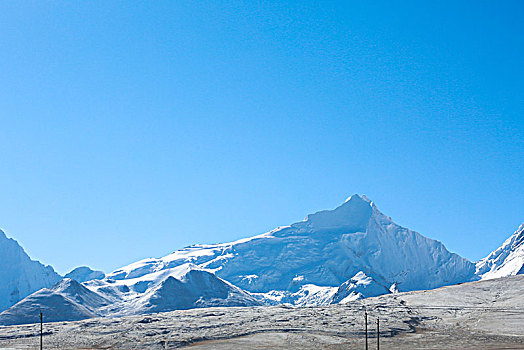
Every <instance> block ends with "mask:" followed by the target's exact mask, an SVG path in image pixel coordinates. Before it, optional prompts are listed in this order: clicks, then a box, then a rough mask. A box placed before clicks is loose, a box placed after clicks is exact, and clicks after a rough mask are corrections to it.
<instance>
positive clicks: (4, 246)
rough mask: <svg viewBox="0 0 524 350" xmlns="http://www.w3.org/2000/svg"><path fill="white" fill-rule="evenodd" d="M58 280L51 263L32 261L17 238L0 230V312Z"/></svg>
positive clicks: (58, 277) (59, 278)
mask: <svg viewBox="0 0 524 350" xmlns="http://www.w3.org/2000/svg"><path fill="white" fill-rule="evenodd" d="M61 279H62V277H61V276H60V275H59V274H57V273H56V272H55V270H53V268H52V267H51V266H45V265H43V264H41V263H40V262H38V261H35V260H31V258H30V257H29V256H28V255H27V253H26V252H25V251H24V249H23V248H22V247H21V246H20V245H19V244H18V242H17V241H15V240H14V239H12V238H7V236H6V235H5V233H4V231H2V230H0V311H2V310H5V309H7V308H8V307H10V306H12V305H14V304H16V303H17V302H19V301H20V300H21V299H23V298H25V297H26V296H28V295H29V294H31V293H33V292H35V291H37V290H39V289H41V288H46V287H51V286H52V285H54V284H55V283H57V282H58V281H60V280H61Z"/></svg>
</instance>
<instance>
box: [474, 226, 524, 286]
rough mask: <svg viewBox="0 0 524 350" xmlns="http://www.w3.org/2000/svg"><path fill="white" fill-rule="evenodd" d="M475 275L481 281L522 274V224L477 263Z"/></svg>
mask: <svg viewBox="0 0 524 350" xmlns="http://www.w3.org/2000/svg"><path fill="white" fill-rule="evenodd" d="M476 274H477V275H478V276H480V277H481V278H482V279H492V278H499V277H506V276H512V275H519V274H524V223H523V224H521V225H520V226H519V228H518V229H517V231H515V233H514V234H513V235H511V236H510V237H509V238H508V239H507V240H506V241H505V242H504V243H502V245H501V246H500V247H499V248H497V249H496V250H494V251H493V252H491V254H489V255H488V256H487V257H485V258H484V259H482V260H480V261H479V262H477V271H476Z"/></svg>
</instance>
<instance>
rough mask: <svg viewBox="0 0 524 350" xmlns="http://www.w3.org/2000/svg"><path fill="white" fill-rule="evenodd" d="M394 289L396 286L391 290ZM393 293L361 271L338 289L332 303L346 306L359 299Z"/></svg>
mask: <svg viewBox="0 0 524 350" xmlns="http://www.w3.org/2000/svg"><path fill="white" fill-rule="evenodd" d="M393 288H394V286H393V287H392V288H391V289H393ZM392 291H393V290H390V289H388V288H386V287H385V286H383V285H381V284H380V283H378V282H377V281H375V280H374V279H373V278H371V277H368V276H366V274H365V273H364V272H362V271H360V272H358V273H357V274H356V275H355V276H353V277H352V278H351V279H349V280H347V281H346V282H344V283H342V284H341V285H340V287H338V289H337V291H336V293H335V294H334V295H333V298H332V299H331V303H332V304H336V303H340V304H345V303H348V302H350V301H354V300H357V299H362V298H369V297H376V296H379V295H383V294H389V293H391V292H392Z"/></svg>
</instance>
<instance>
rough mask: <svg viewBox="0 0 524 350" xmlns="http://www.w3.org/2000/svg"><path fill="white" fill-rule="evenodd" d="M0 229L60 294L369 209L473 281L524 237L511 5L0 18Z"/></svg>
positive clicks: (139, 9)
mask: <svg viewBox="0 0 524 350" xmlns="http://www.w3.org/2000/svg"><path fill="white" fill-rule="evenodd" d="M0 52H1V54H0V82H1V84H0V166H1V169H2V171H1V172H0V198H1V200H0V227H2V228H4V229H5V230H6V232H7V234H8V235H9V236H11V237H13V238H15V239H17V240H18V241H19V242H20V243H21V244H22V246H23V247H24V248H25V249H26V250H27V251H28V253H29V254H30V255H31V256H32V257H33V258H35V259H39V260H41V261H42V262H44V263H46V264H51V265H53V266H54V267H55V268H56V269H57V271H59V272H60V273H65V272H67V271H68V270H70V269H71V268H73V267H75V266H78V265H89V266H92V267H94V268H98V269H103V270H105V271H111V270H113V269H115V268H117V267H119V266H122V265H125V264H128V263H131V262H133V261H136V260H138V259H142V258H146V257H150V256H157V257H158V256H163V255H166V254H168V253H170V252H172V251H174V250H176V249H178V248H181V247H183V246H186V245H189V244H192V243H212V242H224V241H230V240H234V239H238V238H242V237H248V236H252V235H255V234H259V233H262V232H265V231H267V230H270V229H272V228H274V227H276V226H278V225H286V224H290V223H292V222H295V221H298V220H301V219H303V218H304V216H305V215H306V214H308V213H311V212H315V211H317V210H321V209H329V208H334V207H336V206H338V205H339V204H340V203H342V202H343V201H344V200H345V199H346V197H347V196H349V195H350V194H352V193H360V194H366V195H367V196H369V197H370V198H371V199H372V200H374V201H375V202H376V203H377V205H378V207H379V208H380V209H381V210H382V211H383V212H384V213H385V214H387V215H389V216H391V217H392V218H393V219H394V220H395V221H396V222H397V223H399V224H401V225H403V226H407V227H409V228H411V229H414V230H417V231H419V232H420V233H422V234H424V235H426V236H428V237H431V238H434V239H438V240H440V241H443V242H444V243H445V245H446V246H447V247H448V248H449V249H450V250H452V251H454V252H457V253H459V254H461V255H463V256H465V257H467V258H469V259H471V260H476V259H479V258H481V257H483V256H485V255H486V254H487V253H489V252H490V251H491V250H492V249H494V248H496V247H497V246H498V245H499V244H500V243H501V242H502V241H503V240H504V239H505V238H506V237H508V236H509V235H510V234H511V233H513V231H514V230H515V229H516V228H517V226H518V225H519V224H520V223H522V222H523V221H524V195H523V194H524V181H523V178H524V144H523V141H524V139H523V134H524V115H523V113H524V97H523V96H524V65H523V57H524V3H523V2H522V1H520V0H519V1H461V2H457V1H448V2H444V1H442V2H441V1H439V2H420V1H403V2H391V1H375V2H369V1H341V2H318V1H296V2H281V1H279V2H277V1H274V2H273V1H245V2H240V1H227V2H225V1H224V2H220V1H203V2H200V1H158V2H149V1H140V2H135V1H111V2H108V1H67V2H64V1H60V2H59V1H51V2H49V1H3V2H1V4H0Z"/></svg>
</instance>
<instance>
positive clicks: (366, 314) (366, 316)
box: [364, 311, 368, 350]
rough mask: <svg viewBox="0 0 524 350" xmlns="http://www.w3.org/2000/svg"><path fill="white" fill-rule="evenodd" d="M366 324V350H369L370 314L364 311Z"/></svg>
mask: <svg viewBox="0 0 524 350" xmlns="http://www.w3.org/2000/svg"><path fill="white" fill-rule="evenodd" d="M364 323H365V324H366V350H368V312H367V311H364Z"/></svg>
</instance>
